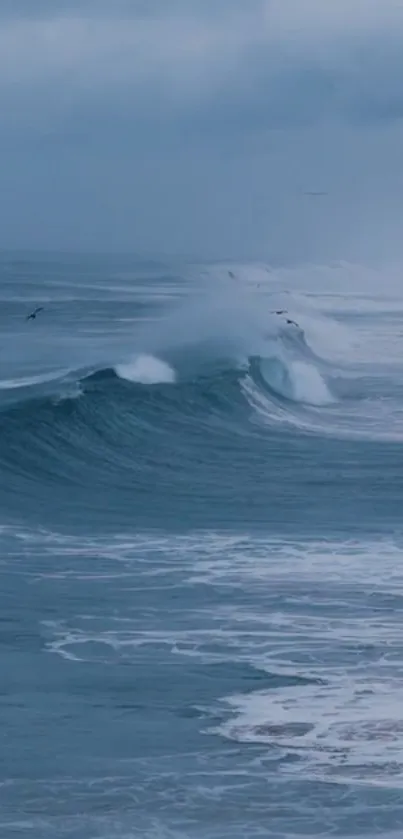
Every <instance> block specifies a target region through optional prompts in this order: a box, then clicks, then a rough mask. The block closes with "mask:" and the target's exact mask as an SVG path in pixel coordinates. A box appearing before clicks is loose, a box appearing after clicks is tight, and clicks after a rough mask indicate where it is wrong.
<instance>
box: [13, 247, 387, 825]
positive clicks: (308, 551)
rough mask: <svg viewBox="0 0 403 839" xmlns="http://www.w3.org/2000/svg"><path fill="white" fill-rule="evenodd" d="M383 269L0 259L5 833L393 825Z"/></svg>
mask: <svg viewBox="0 0 403 839" xmlns="http://www.w3.org/2000/svg"><path fill="white" fill-rule="evenodd" d="M384 280H385V278H384V277H383V276H382V275H381V273H378V274H377V273H376V272H374V271H371V272H370V271H366V270H364V268H362V267H358V266H349V265H345V264H341V265H334V266H328V267H326V266H325V267H323V266H310V267H309V266H308V267H289V268H282V267H277V268H273V267H267V266H264V265H224V264H220V265H212V264H198V265H196V264H189V263H185V262H183V261H182V262H179V261H178V262H176V263H174V262H173V261H172V262H168V261H164V260H162V259H156V260H149V261H144V260H143V261H140V260H136V259H134V258H132V257H117V256H111V257H95V256H94V257H92V256H76V257H73V256H66V255H63V254H59V255H57V254H56V255H42V256H40V255H27V254H25V255H21V254H8V255H4V254H3V255H2V257H1V260H0V299H1V307H0V327H1V349H2V351H1V356H0V464H1V482H0V540H1V553H0V571H1V595H0V596H1V611H0V643H1V673H2V679H1V685H0V709H1V728H2V741H1V742H2V748H1V750H0V767H1V771H0V830H1V836H4V837H5V839H9V837H10V839H11V837H12V838H13V839H23V838H25V837H28V836H29V837H31V836H32V837H34V839H135V837H142V839H143V837H144V839H185V837H186V839H194V838H196V837H200V839H224V838H225V839H226V838H227V837H228V839H230V838H231V839H240V838H241V837H242V839H255V837H265V838H266V837H270V839H280V837H281V839H296V837H330V836H331V837H358V836H361V837H375V836H382V837H389V836H396V837H397V836H399V837H400V836H401V835H402V834H403V719H402V707H403V565H402V558H403V539H402V518H401V514H402V490H403V457H402V442H403V384H402V382H403V377H402V374H403V360H402V358H403V357H402V346H403V295H402V294H401V293H400V292H399V283H398V282H394V281H393V277H392V278H391V282H390V284H389V288H388V289H387V288H386V285H385V281H384ZM396 289H398V290H397V291H396ZM36 306H43V311H41V312H39V313H38V316H37V317H36V318H35V319H33V320H28V321H27V320H26V319H25V318H26V315H27V314H29V312H30V311H31V310H32V309H34V308H35V307H36ZM283 310H286V311H285V312H284V313H283V314H275V312H276V311H281V312H282V311H283ZM287 321H294V322H287Z"/></svg>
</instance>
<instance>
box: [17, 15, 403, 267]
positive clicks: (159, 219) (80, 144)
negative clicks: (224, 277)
mask: <svg viewBox="0 0 403 839" xmlns="http://www.w3.org/2000/svg"><path fill="white" fill-rule="evenodd" d="M402 39H403V0H1V2H0V153H1V166H0V246H1V247H3V248H8V247H11V248H19V247H21V248H52V249H53V248H54V249H57V248H63V249H85V250H125V251H137V252H141V253H150V252H158V253H172V254H175V253H179V254H184V253H188V254H194V255H195V256H199V257H203V256H206V257H207V258H215V257H217V258H220V257H222V258H228V257H231V258H257V259H268V260H270V259H271V258H272V259H292V260H311V259H315V260H316V261H318V260H320V259H339V258H341V259H343V258H346V259H348V258H368V259H372V258H384V257H385V256H389V255H392V256H393V257H396V256H397V257H399V256H401V255H402V256H403V254H402V253H401V250H402V245H401V241H403V237H402V234H401V230H402V223H403V209H402V208H403V126H402V116H403V50H402V43H403V40H402ZM305 192H326V193H328V194H327V195H324V196H312V195H306V194H304V193H305Z"/></svg>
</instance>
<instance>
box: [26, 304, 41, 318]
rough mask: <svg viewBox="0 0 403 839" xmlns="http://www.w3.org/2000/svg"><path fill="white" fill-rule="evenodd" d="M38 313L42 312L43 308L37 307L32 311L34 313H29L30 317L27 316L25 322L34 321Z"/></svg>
mask: <svg viewBox="0 0 403 839" xmlns="http://www.w3.org/2000/svg"><path fill="white" fill-rule="evenodd" d="M39 312H43V306H37V308H36V309H34V311H33V312H31V314H30V315H27V317H26V318H25V320H35V318H36V316H37V315H38V314H39Z"/></svg>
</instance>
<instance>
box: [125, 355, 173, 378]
mask: <svg viewBox="0 0 403 839" xmlns="http://www.w3.org/2000/svg"><path fill="white" fill-rule="evenodd" d="M115 370H116V373H117V375H118V376H119V377H120V378H121V379H127V380H128V381H130V382H140V383H141V384H147V385H154V384H172V383H173V382H175V379H176V374H175V370H174V369H173V368H172V367H170V365H169V364H167V363H166V361H162V360H161V359H160V358H156V357H155V356H152V355H138V356H137V357H136V358H134V359H132V360H131V361H129V362H126V363H124V364H118V365H117V366H116V368H115Z"/></svg>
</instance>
